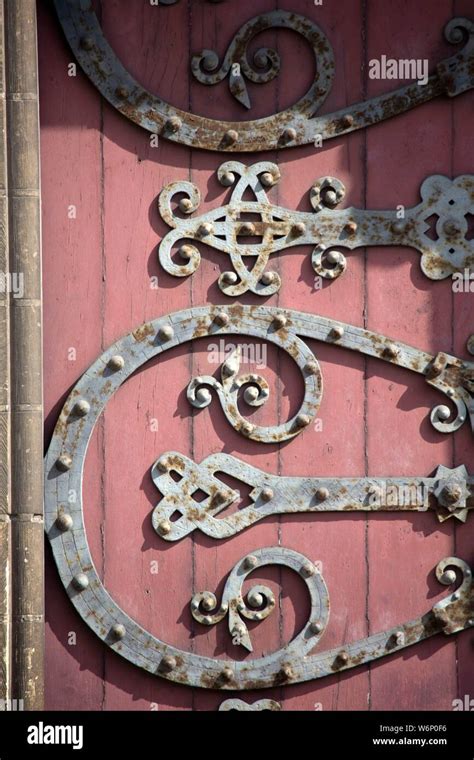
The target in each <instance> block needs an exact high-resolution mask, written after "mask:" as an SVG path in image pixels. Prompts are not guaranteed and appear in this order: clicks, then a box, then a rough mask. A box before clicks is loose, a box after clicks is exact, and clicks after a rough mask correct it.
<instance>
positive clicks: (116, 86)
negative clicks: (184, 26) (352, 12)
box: [55, 0, 474, 152]
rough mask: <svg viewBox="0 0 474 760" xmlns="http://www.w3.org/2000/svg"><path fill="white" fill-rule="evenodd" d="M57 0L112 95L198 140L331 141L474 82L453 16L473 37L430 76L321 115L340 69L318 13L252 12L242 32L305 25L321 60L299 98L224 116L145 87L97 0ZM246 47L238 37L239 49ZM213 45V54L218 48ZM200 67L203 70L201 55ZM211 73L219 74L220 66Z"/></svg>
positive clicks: (139, 118) (244, 147) (164, 129)
mask: <svg viewBox="0 0 474 760" xmlns="http://www.w3.org/2000/svg"><path fill="white" fill-rule="evenodd" d="M55 6H56V10H57V13H58V17H59V20H60V23H61V25H62V27H63V31H64V34H65V35H66V38H67V40H68V42H69V45H70V46H71V48H72V50H73V52H74V55H75V56H76V58H77V60H78V61H79V63H80V65H81V66H82V68H83V69H84V71H85V73H86V74H87V76H88V77H89V79H90V80H91V81H92V82H93V84H94V85H95V86H96V87H97V89H98V90H99V92H100V93H101V94H102V95H103V96H104V97H105V98H106V99H107V100H108V101H109V103H111V104H112V105H113V106H114V107H115V108H116V109H117V110H118V111H120V113H122V114H123V115H124V116H126V117H127V118H128V119H130V120H131V121H134V122H135V123H137V124H139V125H140V126H141V127H143V128H144V129H146V130H148V131H150V132H152V133H156V134H160V135H162V136H163V137H165V138H167V139H169V140H173V141H175V142H179V143H183V144H184V145H191V146H193V147H196V148H205V149H208V150H222V151H231V152H239V151H241V152H245V151H255V150H270V149H274V148H286V147H294V146H296V145H304V144H308V143H314V142H315V139H316V137H318V136H319V137H320V138H321V139H322V140H323V141H324V140H328V139H330V138H332V137H339V136H340V135H343V134H347V133H349V132H353V131H354V130H356V129H361V128H364V127H367V126H370V125H371V124H375V123H377V122H380V121H383V120H384V119H387V118H390V117H391V116H395V115H397V114H401V113H403V112H405V111H408V110H409V109H411V108H414V107H415V106H417V105H420V104H422V103H425V102H427V101H429V100H431V99H433V98H436V97H438V96H439V95H441V94H443V93H444V94H447V95H449V96H450V97H452V96H454V95H458V94H459V93H461V92H464V91H466V90H468V89H470V88H472V87H473V86H474V75H473V73H472V72H473V60H474V52H473V51H474V24H473V22H472V21H470V20H469V19H466V18H453V19H452V20H451V21H450V22H449V23H448V24H447V25H446V27H445V37H446V39H447V40H448V42H450V43H452V44H459V43H461V42H462V40H463V37H467V43H466V45H465V47H464V48H463V49H462V50H461V51H460V52H458V53H457V54H455V55H454V56H451V57H450V58H447V59H446V60H444V61H441V62H440V63H439V64H438V66H437V71H436V73H435V74H432V75H431V76H430V77H429V78H428V81H427V83H426V84H418V83H417V82H415V83H412V84H408V85H405V86H403V87H400V88H398V89H397V90H394V91H392V92H390V93H387V94H385V95H381V96H378V97H376V98H371V99H370V100H367V101H365V102H362V103H356V104H354V105H352V106H350V107H348V108H342V109H340V110H339V111H337V112H335V113H332V114H328V115H325V116H319V117H315V116H314V113H315V111H316V110H317V108H318V107H319V106H320V105H321V103H322V102H323V101H324V99H325V98H326V97H327V95H328V93H329V91H330V85H331V82H332V78H333V75H334V57H333V53H332V49H331V45H330V43H329V41H328V40H327V38H326V36H325V35H324V33H323V32H322V31H321V29H319V27H318V26H317V25H316V24H314V23H313V22H312V21H310V20H309V19H307V18H305V17H304V16H300V15H298V14H296V13H290V12H287V11H282V10H279V11H273V12H270V13H267V14H262V15H261V16H257V17H255V18H253V19H251V20H250V21H248V22H247V24H245V25H244V26H243V27H242V29H241V30H240V31H239V32H238V33H237V35H236V38H235V39H236V40H238V41H239V40H247V41H249V40H250V39H251V38H252V37H253V36H255V35H256V34H257V33H258V31H260V30H261V29H262V28H272V27H285V28H290V29H293V30H294V31H296V32H299V33H300V34H302V35H303V36H304V37H305V38H306V39H307V40H308V42H309V43H310V45H311V46H312V48H313V50H314V54H315V57H316V60H317V72H316V76H315V79H314V82H313V84H312V85H311V87H310V89H309V90H308V92H307V93H306V94H305V96H304V97H303V98H302V99H301V100H300V101H298V103H296V104H295V105H294V106H292V107H291V108H289V109H287V110H286V111H282V112H280V113H277V114H274V115H273V116H269V117H266V118H263V119H257V120H254V121H242V122H226V121H223V122H222V121H216V120H213V119H208V118H206V117H203V116H197V115H195V114H191V113H188V112H186V111H183V110H181V109H178V108H175V107H174V106H172V105H170V104H168V103H166V102H165V101H163V100H161V98H159V97H157V96H155V95H153V94H152V93H150V92H149V91H148V90H146V89H145V88H144V87H142V86H141V85H140V84H139V83H138V82H137V81H136V79H134V77H132V76H131V74H130V73H129V72H128V71H127V70H126V69H125V68H124V66H123V65H122V64H121V62H120V61H119V60H118V58H117V56H116V55H115V53H114V52H113V50H112V48H111V47H110V45H109V44H108V42H107V40H106V39H105V37H104V35H103V32H102V29H101V27H100V24H99V22H98V20H97V17H96V15H95V13H94V11H93V10H92V4H91V3H89V2H87V3H83V2H81V0H55ZM231 48H232V45H231ZM239 48H240V45H239V44H238V43H237V48H236V49H239ZM206 52H207V53H208V54H209V53H210V52H212V51H206ZM264 54H265V62H264V61H263V59H262V60H261V62H262V63H265V65H266V64H267V62H268V61H269V62H270V71H272V66H273V70H275V61H274V60H273V62H272V55H271V54H269V52H268V51H264ZM243 55H244V58H245V60H243V59H242V58H240V59H239V61H236V63H238V64H239V66H240V68H241V70H245V72H246V74H247V75H248V74H249V73H250V72H251V67H250V66H247V67H246V66H245V61H246V55H245V51H244V53H243ZM267 55H268V56H269V57H268V59H267ZM203 58H205V55H204V56H202V55H201V56H200V57H198V59H197V60H198V62H200V61H202V60H203ZM260 58H262V56H260ZM208 62H209V58H208ZM257 62H258V59H257ZM247 63H248V62H247ZM193 68H194V71H195V72H196V71H197V64H196V59H195V60H194V66H193ZM231 72H232V69H231ZM210 76H211V78H212V74H211V75H210ZM236 76H237V79H238V81H235V82H232V81H231V89H232V86H233V87H234V93H235V92H236V91H237V90H238V91H241V90H242V86H241V85H242V81H241V72H239V73H238V74H237V75H236ZM250 76H252V74H250ZM254 76H256V77H257V79H258V73H255V72H254ZM244 100H245V97H244Z"/></svg>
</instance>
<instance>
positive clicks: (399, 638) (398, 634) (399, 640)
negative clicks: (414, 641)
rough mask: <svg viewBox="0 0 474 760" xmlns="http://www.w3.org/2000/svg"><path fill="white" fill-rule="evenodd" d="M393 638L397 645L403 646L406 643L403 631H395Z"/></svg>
mask: <svg viewBox="0 0 474 760" xmlns="http://www.w3.org/2000/svg"><path fill="white" fill-rule="evenodd" d="M391 638H392V641H393V643H394V645H395V646H397V647H401V646H403V645H404V644H405V634H404V632H403V631H395V633H394V634H393V635H392V637H391Z"/></svg>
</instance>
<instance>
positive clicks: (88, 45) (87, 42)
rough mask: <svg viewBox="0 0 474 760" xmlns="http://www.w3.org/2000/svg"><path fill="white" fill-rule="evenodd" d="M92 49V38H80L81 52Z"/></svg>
mask: <svg viewBox="0 0 474 760" xmlns="http://www.w3.org/2000/svg"><path fill="white" fill-rule="evenodd" d="M93 47H94V39H93V37H81V48H82V49H83V50H92V48H93Z"/></svg>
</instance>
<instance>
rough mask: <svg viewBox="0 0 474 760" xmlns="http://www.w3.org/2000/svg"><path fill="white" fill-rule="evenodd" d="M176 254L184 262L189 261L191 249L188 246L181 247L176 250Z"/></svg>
mask: <svg viewBox="0 0 474 760" xmlns="http://www.w3.org/2000/svg"><path fill="white" fill-rule="evenodd" d="M178 253H179V255H180V256H181V258H182V259H184V260H185V261H189V260H190V259H191V258H192V255H193V248H192V246H190V245H186V244H185V245H182V246H180V248H179V249H178Z"/></svg>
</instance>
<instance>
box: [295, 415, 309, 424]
mask: <svg viewBox="0 0 474 760" xmlns="http://www.w3.org/2000/svg"><path fill="white" fill-rule="evenodd" d="M310 422H311V420H310V418H309V417H308V415H307V414H298V415H297V417H296V419H295V425H296V427H306V426H307V425H309V423H310Z"/></svg>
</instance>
